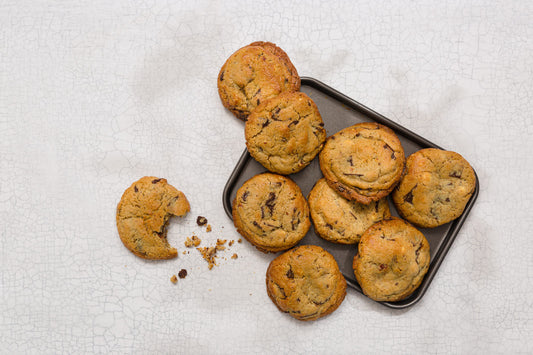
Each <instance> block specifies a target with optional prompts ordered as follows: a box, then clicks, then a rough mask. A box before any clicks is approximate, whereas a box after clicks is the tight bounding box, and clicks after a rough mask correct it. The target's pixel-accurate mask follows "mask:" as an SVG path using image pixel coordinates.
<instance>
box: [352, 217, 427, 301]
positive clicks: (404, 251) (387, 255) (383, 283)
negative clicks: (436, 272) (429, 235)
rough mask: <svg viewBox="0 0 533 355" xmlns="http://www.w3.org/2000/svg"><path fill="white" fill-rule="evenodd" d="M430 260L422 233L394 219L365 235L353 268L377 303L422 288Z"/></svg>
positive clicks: (360, 281) (393, 299) (364, 289)
mask: <svg viewBox="0 0 533 355" xmlns="http://www.w3.org/2000/svg"><path fill="white" fill-rule="evenodd" d="M429 260H430V254H429V243H428V241H427V240H426V238H425V237H424V235H423V234H422V232H420V231H419V230H417V229H416V228H415V227H413V226H412V225H410V224H409V223H408V222H406V221H404V220H402V219H400V218H395V217H393V218H391V219H388V220H383V221H381V222H378V223H376V224H374V225H373V226H371V227H370V228H368V229H367V230H366V231H365V232H364V233H363V236H362V237H361V240H360V241H359V246H358V253H357V255H356V256H355V257H354V260H353V269H354V274H355V277H356V279H357V282H358V283H359V285H360V286H361V289H362V290H363V293H364V294H365V295H367V296H368V297H370V298H372V299H373V300H375V301H388V302H395V301H401V300H403V299H405V298H407V297H409V296H410V295H411V294H412V293H413V292H414V291H415V290H416V289H417V288H418V286H420V284H421V283H422V280H423V279H424V275H425V274H426V272H427V270H428V268H429Z"/></svg>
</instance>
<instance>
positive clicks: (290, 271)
mask: <svg viewBox="0 0 533 355" xmlns="http://www.w3.org/2000/svg"><path fill="white" fill-rule="evenodd" d="M266 287H267V293H268V296H269V297H270V299H271V300H272V301H273V302H274V304H275V305H276V306H277V307H278V309H279V310H280V311H282V312H285V313H288V314H289V315H290V316H292V317H294V318H296V319H298V320H303V321H309V320H315V319H318V318H320V317H324V316H326V315H328V314H330V313H331V312H333V311H334V310H336V309H337V308H338V307H339V305H340V304H341V303H342V301H343V300H344V296H345V295H346V280H345V279H344V276H342V274H341V272H340V270H339V266H338V265H337V262H336V261H335V259H334V258H333V256H332V255H331V254H330V253H328V252H327V251H325V250H324V249H322V248H321V247H319V246H315V245H303V246H299V247H296V248H294V249H291V250H289V251H287V252H285V253H283V254H281V255H280V256H278V257H277V258H275V259H274V260H272V262H271V263H270V265H269V267H268V270H267V274H266Z"/></svg>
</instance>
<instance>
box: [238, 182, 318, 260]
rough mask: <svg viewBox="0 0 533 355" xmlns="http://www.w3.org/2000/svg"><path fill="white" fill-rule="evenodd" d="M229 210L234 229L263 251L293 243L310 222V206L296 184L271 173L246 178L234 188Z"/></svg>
mask: <svg viewBox="0 0 533 355" xmlns="http://www.w3.org/2000/svg"><path fill="white" fill-rule="evenodd" d="M232 212H233V223H234V224H235V227H236V228H237V231H238V232H239V233H240V234H241V235H242V236H243V237H244V238H246V239H247V240H248V241H249V242H250V243H252V244H253V245H254V246H255V247H256V248H257V249H259V250H261V251H263V252H278V251H281V250H286V249H289V248H291V247H293V246H294V245H296V244H297V243H298V242H299V241H300V240H301V239H302V238H303V237H304V236H305V234H306V233H307V231H308V230H309V227H310V225H311V222H310V221H309V206H308V205H307V201H306V200H305V197H304V196H303V195H302V192H301V190H300V188H299V187H298V185H296V183H295V182H293V181H292V180H291V179H289V178H288V177H285V176H282V175H276V174H271V173H264V174H259V175H256V176H254V177H252V178H251V179H249V180H248V181H246V182H245V183H244V184H243V185H242V186H241V187H240V188H239V189H238V190H237V195H236V196H235V199H234V201H233V208H232Z"/></svg>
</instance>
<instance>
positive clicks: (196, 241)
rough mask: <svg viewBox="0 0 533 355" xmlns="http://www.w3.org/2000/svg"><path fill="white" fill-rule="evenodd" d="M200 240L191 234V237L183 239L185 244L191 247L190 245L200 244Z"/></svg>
mask: <svg viewBox="0 0 533 355" xmlns="http://www.w3.org/2000/svg"><path fill="white" fill-rule="evenodd" d="M201 242H202V240H201V239H200V238H198V237H197V236H195V235H193V236H192V237H187V240H186V241H185V246H186V247H187V248H191V247H193V246H194V247H197V246H198V245H200V243H201Z"/></svg>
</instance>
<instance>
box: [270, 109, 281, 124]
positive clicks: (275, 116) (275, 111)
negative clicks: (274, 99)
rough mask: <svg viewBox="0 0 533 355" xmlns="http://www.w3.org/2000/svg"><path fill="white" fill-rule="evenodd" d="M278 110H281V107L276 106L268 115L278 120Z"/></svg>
mask: <svg viewBox="0 0 533 355" xmlns="http://www.w3.org/2000/svg"><path fill="white" fill-rule="evenodd" d="M279 111H281V108H279V107H277V108H276V109H275V110H274V111H272V114H271V115H270V117H271V118H272V119H273V120H276V121H278V114H279Z"/></svg>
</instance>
